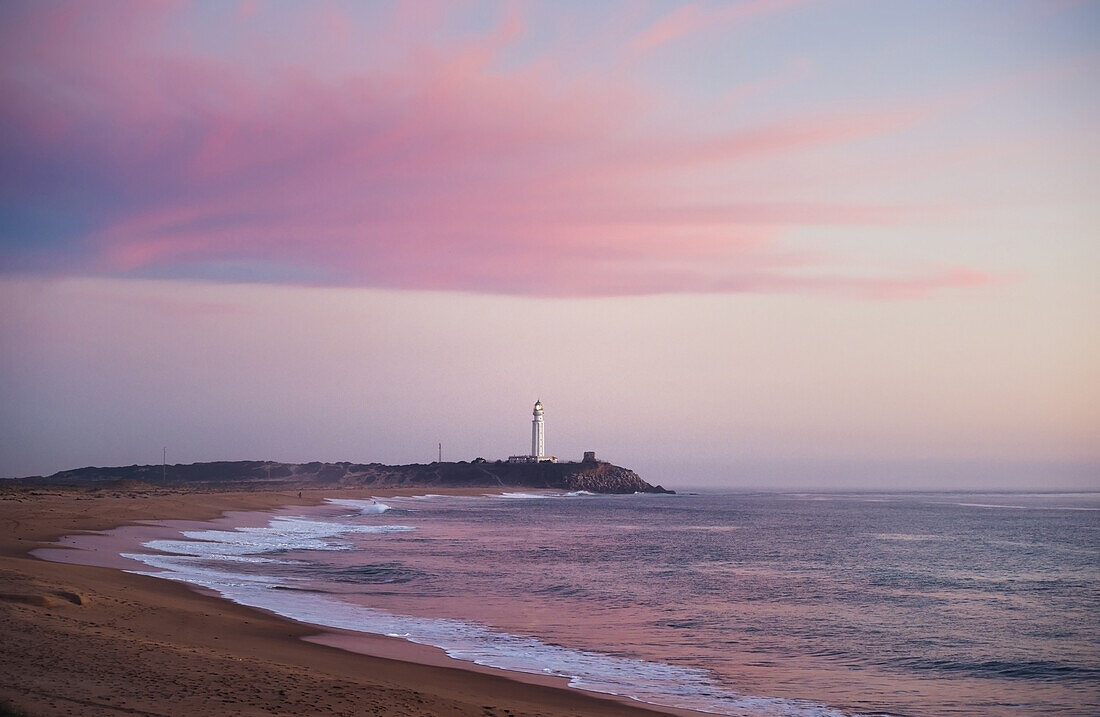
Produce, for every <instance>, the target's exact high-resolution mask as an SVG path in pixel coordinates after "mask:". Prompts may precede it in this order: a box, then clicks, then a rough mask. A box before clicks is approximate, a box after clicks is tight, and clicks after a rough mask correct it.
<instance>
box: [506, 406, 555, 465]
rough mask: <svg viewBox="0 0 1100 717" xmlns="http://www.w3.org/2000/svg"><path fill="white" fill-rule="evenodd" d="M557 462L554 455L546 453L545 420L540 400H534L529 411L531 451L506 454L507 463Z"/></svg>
mask: <svg viewBox="0 0 1100 717" xmlns="http://www.w3.org/2000/svg"><path fill="white" fill-rule="evenodd" d="M543 461H549V462H550V463H557V462H558V459H557V458H555V457H554V456H548V455H546V421H545V420H543V417H542V401H541V400H538V401H535V409H534V410H533V411H531V453H530V454H528V455H526V456H508V462H509V463H542V462H543Z"/></svg>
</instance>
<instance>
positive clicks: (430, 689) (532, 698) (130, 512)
mask: <svg viewBox="0 0 1100 717" xmlns="http://www.w3.org/2000/svg"><path fill="white" fill-rule="evenodd" d="M428 490H431V491H432V492H437V493H443V492H447V493H452V494H455V493H457V494H466V495H483V494H484V493H485V492H486V491H487V490H488V491H491V490H493V489H491V488H478V489H469V490H461V491H440V490H438V489H437V488H434V487H433V488H430V489H428ZM417 492H418V491H417V490H416V489H412V490H410V489H404V490H397V489H391V490H367V489H362V490H304V491H302V492H301V497H300V498H299V497H298V492H297V491H286V490H284V491H242V492H201V491H180V490H153V491H148V490H146V491H129V490H125V489H105V490H104V489H101V490H97V491H80V490H62V489H50V488H45V487H44V488H39V489H33V490H27V489H21V490H8V491H5V492H2V493H0V629H2V632H3V633H5V634H7V635H10V636H12V638H13V639H9V640H5V641H0V642H4V643H5V645H6V646H5V647H0V667H2V669H0V674H3V675H6V676H5V677H0V700H3V701H4V702H6V703H7V705H8V706H10V707H12V708H14V709H18V710H25V711H27V712H28V713H29V714H34V715H53V714H71V713H73V711H74V710H75V711H76V712H79V713H81V714H102V715H121V714H158V715H164V714H171V715H174V714H181V715H182V714H185V713H186V714H194V713H218V712H225V711H232V712H235V713H240V714H272V713H278V714H315V713H318V712H324V713H332V714H355V713H364V712H373V713H377V714H454V715H489V714H501V715H508V714H511V715H517V714H539V715H547V716H548V717H552V716H555V715H566V714H591V715H597V716H600V715H608V716H610V715H621V716H622V717H628V716H637V717H641V716H642V715H669V714H673V715H690V714H696V715H697V714H701V713H698V712H689V711H686V710H677V709H672V708H664V707H658V706H653V705H648V704H645V703H640V702H637V701H634V700H630V699H629V698H622V697H616V696H614V695H601V694H598V693H593V692H587V691H584V690H580V689H576V688H571V687H568V686H567V680H566V679H565V678H559V677H550V676H540V675H533V674H532V675H529V674H527V673H520V672H512V671H506V670H499V669H495V668H486V667H481V666H479V665H476V664H473V663H467V662H463V661H460V660H456V659H453V658H451V657H449V656H447V655H446V654H445V653H444V652H443V651H442V650H439V649H437V648H432V647H427V646H422V645H415V644H413V643H409V642H407V641H404V640H400V639H397V638H389V637H385V636H376V635H371V634H368V633H351V632H347V633H342V632H341V631H337V630H332V629H329V628H321V627H317V626H313V625H309V624H305V623H300V622H296V621H293V620H289V619H287V618H283V617H280V616H277V615H274V614H272V613H268V612H266V611H263V610H258V609H254V608H250V607H244V606H242V605H239V604H237V603H234V602H232V601H230V600H228V599H225V598H222V597H220V596H217V595H214V594H211V593H209V592H208V591H202V590H199V589H196V588H194V587H191V586H188V585H185V584H183V583H178V582H174V581H171V580H166V579H162V578H155V577H149V576H145V575H135V574H131V573H127V572H124V571H123V569H121V568H119V567H117V566H116V567H102V566H100V565H81V564H74V563H70V562H54V561H52V560H46V559H42V558H38V557H35V556H33V555H31V552H32V551H33V550H36V549H38V548H56V547H59V546H57V545H56V543H57V541H58V540H60V539H61V538H62V537H65V536H79V535H80V534H85V535H87V534H89V533H100V532H103V531H108V530H112V529H116V528H121V527H124V526H134V527H135V529H140V525H141V523H143V522H152V521H176V520H180V521H200V520H201V521H206V520H213V519H217V518H219V517H221V516H223V515H225V514H226V513H231V512H235V511H276V510H278V509H280V508H285V507H293V506H313V505H318V504H321V503H323V501H324V499H326V498H335V497H341V498H368V497H379V498H383V497H392V496H396V495H410V493H412V494H415V493H417ZM149 528H150V529H155V528H154V526H149ZM77 542H79V541H77ZM234 676H235V677H236V678H237V679H230V678H232V677H234Z"/></svg>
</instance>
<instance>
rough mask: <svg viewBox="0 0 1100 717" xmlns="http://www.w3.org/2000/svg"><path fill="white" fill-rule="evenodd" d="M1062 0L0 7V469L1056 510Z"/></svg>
mask: <svg viewBox="0 0 1100 717" xmlns="http://www.w3.org/2000/svg"><path fill="white" fill-rule="evenodd" d="M1096 127H1100V3H1098V2H1061V1H1057V0H1048V1H1046V2H1038V1H1032V0H990V1H988V2H985V1H982V0H971V1H968V2H965V3H960V2H957V0H950V1H945V2H939V1H937V0H919V1H917V0H911V1H899V2H888V3H887V2H881V1H879V0H742V1H741V2H706V1H702V0H700V1H697V2H667V1H657V0H653V1H649V2H647V1H645V0H631V1H628V2H600V3H590V2H566V1H561V0H555V1H553V2H536V1H529V2H528V1H521V2H475V1H467V0H456V1H455V2H448V3H433V2H398V1H391V2H371V3H359V2H348V3H342V2H319V3H296V2H262V1H252V0H244V1H242V2H112V1H107V2H18V1H11V2H5V3H2V4H0V406H2V408H0V476H7V477H14V476H23V475H32V474H49V473H53V472H55V471H59V470H65V469H69V468H75V467H80V466H86V465H130V464H134V463H137V464H146V463H158V462H160V460H161V456H162V449H166V450H167V455H168V460H169V462H172V463H175V462H180V463H190V462H195V461H208V460H242V459H265V460H279V461H291V462H302V461H311V460H322V461H338V460H347V461H355V462H383V463H409V462H429V461H431V460H434V459H435V457H436V455H437V446H438V444H440V443H442V445H443V454H444V459H445V460H470V459H473V458H475V457H484V458H487V459H490V460H492V459H496V458H502V457H507V456H508V455H511V454H516V453H525V452H527V451H528V450H529V445H530V417H531V416H530V412H531V406H532V404H533V403H534V401H535V400H536V399H538V398H541V400H542V401H543V403H544V405H545V408H546V424H547V428H546V435H547V438H546V441H547V450H548V452H550V453H552V454H554V455H556V456H558V457H559V459H565V460H573V459H579V458H580V456H581V454H582V452H583V451H585V450H595V451H597V453H598V455H599V456H600V457H601V458H605V459H607V460H610V461H613V462H615V463H617V464H620V465H624V466H627V467H630V468H633V469H635V470H636V471H637V472H638V473H639V474H640V475H641V476H642V477H643V478H645V479H647V480H649V481H650V482H652V483H662V484H664V485H665V486H667V487H674V488H676V487H679V488H684V487H696V486H697V487H711V488H727V489H768V488H771V489H783V490H788V489H792V490H813V489H874V490H881V489H944V488H948V489H963V488H965V489H981V490H995V489H1006V490H1008V489H1011V490H1020V489H1023V490H1032V489H1057V490H1080V489H1094V490H1097V489H1100V282H1098V281H1097V277H1098V276H1100V201H1098V199H1100V197H1098V196H1097V195H1098V190H1100V132H1097V130H1096Z"/></svg>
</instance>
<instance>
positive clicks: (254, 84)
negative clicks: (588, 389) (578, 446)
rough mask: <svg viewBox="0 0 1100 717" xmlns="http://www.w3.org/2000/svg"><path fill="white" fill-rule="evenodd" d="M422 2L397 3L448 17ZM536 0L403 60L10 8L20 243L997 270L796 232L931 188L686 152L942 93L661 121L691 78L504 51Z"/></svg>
mask: <svg viewBox="0 0 1100 717" xmlns="http://www.w3.org/2000/svg"><path fill="white" fill-rule="evenodd" d="M796 4H797V3H792V2H782V1H767V0H761V1H759V2H750V3H744V4H738V5H733V6H728V7H727V6H722V7H721V8H719V9H715V7H718V6H715V7H711V6H703V5H699V4H692V5H684V6H681V7H680V8H678V9H675V10H672V11H671V12H670V13H669V14H668V15H666V16H665V17H663V18H661V19H658V20H657V21H655V22H653V23H652V24H650V25H648V26H642V27H640V28H639V30H638V33H637V34H636V35H635V36H634V37H633V39H632V40H630V41H629V42H628V44H627V46H625V47H623V48H622V50H621V51H622V52H623V53H629V52H631V51H635V50H639V49H644V50H645V51H647V52H649V51H659V50H660V48H661V46H662V45H664V44H665V43H668V42H670V41H671V40H673V39H676V38H680V37H684V36H686V35H688V34H690V33H692V32H694V31H696V30H698V29H700V28H701V27H703V26H711V25H714V24H715V23H726V22H735V21H736V22H748V21H751V20H752V18H753V17H755V16H758V15H761V14H766V13H768V12H773V11H777V10H781V9H787V8H789V7H791V6H793V5H796ZM403 7H405V6H401V7H399V8H398V9H397V10H396V11H395V12H394V13H393V14H392V15H391V16H390V17H389V21H390V22H393V23H404V24H408V23H428V24H431V23H443V24H446V20H445V19H442V20H441V19H440V18H438V17H434V18H420V17H416V16H415V14H414V15H413V16H409V15H408V14H407V13H405V12H404V11H402V10H401V8H403ZM521 7H522V6H519V5H513V4H508V5H504V6H502V7H500V8H496V7H494V8H493V10H494V12H492V13H491V15H492V21H491V23H490V26H488V27H487V28H480V29H479V30H478V31H476V32H473V31H471V32H463V33H452V35H449V36H446V37H444V38H442V39H440V38H436V39H434V40H433V39H432V38H420V39H417V40H416V41H415V42H411V43H410V45H409V47H408V48H406V51H405V52H404V54H402V55H401V57H402V58H403V60H402V61H401V62H398V63H391V64H380V65H378V66H371V65H356V64H355V63H349V66H348V67H347V68H345V69H344V70H342V71H341V72H340V73H337V75H338V76H337V77H333V75H332V73H331V72H328V70H330V69H331V68H320V67H317V66H314V65H311V64H308V63H304V64H303V63H300V64H296V65H291V66H285V65H280V64H278V63H275V64H271V63H267V62H259V61H258V62H257V63H253V64H248V63H244V64H242V63H237V62H234V61H233V60H232V59H230V57H229V56H228V55H226V54H225V53H224V52H223V48H219V47H209V46H207V44H206V43H205V42H203V41H200V39H197V38H195V37H193V36H191V35H189V34H188V32H191V33H194V32H195V30H194V28H191V29H190V30H188V31H183V30H181V29H180V28H183V27H190V24H191V23H195V22H198V20H196V18H195V17H193V16H189V15H188V12H187V8H186V7H185V6H176V5H171V4H165V5H150V4H144V3H142V4H139V5H137V6H134V5H131V4H128V3H121V4H110V5H105V6H101V5H97V6H95V7H94V8H90V7H89V6H83V5H71V6H70V5H62V6H38V5H33V4H31V5H18V6H16V7H14V8H11V9H9V10H8V11H7V14H8V18H7V20H6V22H5V23H4V26H5V28H6V30H4V31H3V35H4V40H5V43H4V44H5V47H6V49H3V50H0V59H2V60H3V68H4V69H2V70H0V83H2V84H0V91H2V93H3V96H4V97H5V101H4V103H3V107H2V108H0V152H2V154H3V157H4V164H5V165H6V166H8V167H10V168H12V171H10V172H5V175H6V179H5V180H4V181H3V183H2V184H0V201H2V202H3V206H4V207H6V208H7V210H6V211H5V214H6V215H7V216H9V217H14V219H12V218H7V219H5V226H4V227H3V232H4V234H5V238H4V241H5V244H6V245H7V246H6V248H5V249H4V254H3V256H4V265H5V267H6V268H7V269H8V270H10V271H36V272H47V273H88V274H102V275H120V276H157V277H173V276H179V277H200V278H229V279H237V280H241V279H243V280H258V281H291V282H300V283H311V284H312V283H319V284H332V285H350V286H379V287H392V288H416V289H450V290H464V291H475V292H487V293H516V294H532V295H539V296H585V295H623V294H647V293H665V292H685V293H699V292H739V291H766V292H825V293H834V294H843V295H858V296H864V297H872V298H899V297H919V296H924V295H926V294H928V293H929V292H932V291H935V290H939V289H944V288H951V287H971V286H975V285H980V284H983V283H994V282H995V281H997V279H996V278H995V277H993V276H990V275H989V274H987V273H985V272H982V271H980V270H978V269H971V268H952V269H947V270H941V269H936V268H929V267H926V266H913V267H912V268H911V270H909V271H903V272H901V273H900V274H896V275H887V276H878V275H876V276H866V275H863V274H861V273H860V272H858V271H856V270H854V269H850V268H848V267H847V263H846V260H845V258H844V257H843V256H836V255H826V254H824V253H815V252H809V251H795V250H792V249H789V248H786V247H785V246H784V244H783V234H784V231H785V230H787V229H789V228H790V227H794V226H799V225H805V224H812V225H822V224H833V225H850V224H860V225H862V224H881V225H883V226H889V225H891V224H893V223H896V222H898V221H900V220H901V219H902V218H903V217H906V216H913V215H914V214H916V213H918V212H919V211H920V208H919V207H917V208H913V207H901V206H893V205H886V204H881V203H878V204H876V203H855V202H842V201H821V200H818V199H807V198H805V197H804V196H803V195H802V193H800V191H799V186H798V180H797V178H792V179H791V180H790V183H789V186H787V187H786V188H785V193H786V196H783V197H780V198H779V199H778V200H769V201H761V200H753V199H747V198H742V197H740V196H736V195H730V196H726V197H724V198H721V199H720V200H715V198H714V197H712V196H709V195H704V194H702V193H693V192H692V191H690V190H689V191H685V190H684V188H683V178H684V176H685V173H688V174H689V176H693V175H691V173H693V172H703V171H714V170H718V171H725V172H730V171H734V172H735V171H737V169H738V167H739V166H740V165H739V163H741V162H743V161H756V162H759V161H761V160H762V159H767V158H770V157H790V156H792V155H795V156H798V155H799V153H806V152H813V151H817V150H820V149H823V148H826V149H827V148H837V147H844V146H846V145H849V144H851V143H855V142H860V141H864V140H868V139H874V138H879V137H883V136H889V135H891V134H893V133H898V132H901V131H904V130H905V129H906V128H907V127H910V126H912V125H913V124H914V123H917V122H920V121H922V119H924V118H926V117H927V116H928V110H927V107H928V106H929V103H928V102H916V101H914V102H911V103H908V104H905V103H902V104H897V105H895V106H893V107H891V106H888V105H883V106H879V107H850V108H848V109H844V108H840V109H838V108H835V107H829V108H824V109H821V110H816V111H807V112H802V113H798V114H795V115H791V116H786V117H781V118H778V119H772V120H760V119H754V120H752V121H736V120H735V121H731V122H730V123H729V126H727V127H726V128H725V129H721V130H714V129H701V128H699V126H698V124H697V123H696V122H695V121H694V108H693V107H691V106H684V107H683V109H682V112H681V114H682V117H683V120H684V121H683V122H682V123H681V126H680V127H678V128H676V129H675V130H667V129H665V130H658V129H656V128H655V127H650V126H649V125H648V123H647V117H648V116H649V115H650V114H651V113H652V112H653V111H654V110H655V108H658V107H667V106H669V105H670V104H672V105H675V103H676V102H678V101H679V100H678V99H677V98H675V97H670V96H668V95H667V94H666V92H667V91H666V90H660V89H656V88H654V87H649V86H647V85H646V84H645V83H644V82H642V81H640V80H638V81H630V82H625V81H622V78H621V77H619V76H610V75H609V76H602V75H601V74H600V72H599V71H598V68H597V69H596V70H594V71H592V72H589V73H586V74H585V75H583V76H581V77H578V78H572V77H570V76H568V75H567V74H566V73H563V72H562V71H561V68H560V65H559V64H558V62H557V59H558V58H556V57H555V56H554V55H553V51H552V50H550V51H546V52H544V53H543V54H542V55H540V56H538V57H535V58H534V59H529V60H528V61H526V62H521V63H518V64H516V65H515V66H508V68H507V69H501V68H500V65H501V63H502V61H503V59H504V58H505V56H506V54H507V52H508V51H509V50H510V49H512V48H514V47H516V46H517V44H519V43H522V42H523V40H524V38H525V37H526V36H527V34H528V28H527V25H526V23H525V18H524V17H523V16H522V14H521V10H520V8H521ZM264 10H265V6H263V5H260V6H251V5H248V4H245V5H242V6H241V7H240V8H232V9H229V8H226V9H225V10H221V9H220V8H219V7H218V6H216V5H215V6H211V7H207V8H206V11H207V12H208V13H213V14H214V15H216V16H220V14H224V15H225V17H226V21H227V22H229V21H230V20H235V23H236V24H235V26H236V27H237V28H239V29H238V30H237V32H239V33H240V35H239V36H236V35H234V36H233V37H232V39H234V40H240V41H241V43H242V44H246V41H247V40H248V38H249V36H250V33H251V32H252V31H251V30H250V29H249V28H250V25H249V23H251V22H255V21H257V18H258V17H260V16H262V14H263V12H264ZM301 12H305V13H307V14H308V18H307V19H308V22H305V25H306V26H309V27H312V28H314V29H315V35H316V37H315V39H303V38H301V37H297V38H296V39H297V41H298V42H300V43H304V44H303V47H304V48H305V50H307V51H308V50H309V49H310V48H311V47H313V46H314V45H315V46H316V55H317V57H322V58H327V57H329V55H328V54H326V53H328V52H329V51H330V50H331V47H330V45H342V44H343V45H354V44H364V43H366V42H368V41H369V40H371V39H374V38H379V39H381V38H383V37H385V36H386V29H387V28H386V27H375V28H371V27H366V26H365V23H363V22H361V21H357V20H356V19H355V18H354V17H353V16H352V15H351V14H349V13H348V12H345V11H344V10H343V9H341V8H340V7H337V6H332V5H325V6H322V7H320V8H318V9H316V10H313V9H311V8H309V9H302V10H301ZM205 21H206V22H211V20H210V19H206V20H205ZM222 31H223V32H227V31H226V30H225V29H224V28H222ZM181 38H182V39H181ZM161 42H163V43H164V44H163V48H164V49H159V48H161V45H160V44H159V43H161ZM298 50H299V52H294V53H290V54H292V55H293V56H295V57H297V56H300V55H302V54H303V53H302V52H300V51H301V50H302V47H299V48H298ZM304 54H305V55H308V54H309V53H308V52H305V53H304ZM505 64H507V63H505ZM787 73H788V74H789V70H788V71H787ZM931 104H935V103H931ZM44 216H48V217H49V219H50V221H48V222H43V221H41V219H42V217H44Z"/></svg>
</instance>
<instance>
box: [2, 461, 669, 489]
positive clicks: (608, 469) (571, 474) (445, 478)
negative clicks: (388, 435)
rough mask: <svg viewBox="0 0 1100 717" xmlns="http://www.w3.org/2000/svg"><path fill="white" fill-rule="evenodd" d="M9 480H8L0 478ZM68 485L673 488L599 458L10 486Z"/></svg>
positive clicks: (261, 465)
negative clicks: (554, 461)
mask: <svg viewBox="0 0 1100 717" xmlns="http://www.w3.org/2000/svg"><path fill="white" fill-rule="evenodd" d="M5 482H7V481H5ZM13 484H23V485H32V486H51V487H71V488H79V487H85V488H108V487H118V488H130V489H134V488H140V487H142V486H150V487H157V488H190V489H205V490H234V491H240V490H306V489H311V490H316V489H326V488H328V489H340V488H379V489H383V488H385V489H393V488H410V489H414V488H437V487H438V488H478V487H486V488H531V489H558V490H568V491H581V490H584V491H590V492H592V493H673V492H674V491H670V490H666V489H665V488H663V487H661V486H659V485H657V486H654V485H650V484H649V483H647V482H645V481H644V480H642V479H641V478H640V477H639V476H638V474H637V473H635V472H634V471H632V470H629V469H627V468H622V467H620V466H616V465H613V464H611V463H607V462H604V461H584V462H579V463H550V462H543V463H506V462H503V461H486V460H483V459H480V458H479V459H475V460H473V461H469V462H467V461H458V462H454V463H450V462H448V463H426V464H424V463H413V464H409V465H384V464H381V463H343V462H342V463H320V462H313V463H275V462H272V461H218V462H212V463H190V464H177V465H168V466H160V465H144V466H139V465H132V466H121V467H114V468H97V467H88V468H76V469H73V470H67V471H61V472H60V473H54V474H53V475H50V476H32V477H28V478H20V479H16V480H14V481H11V482H10V483H9V485H13Z"/></svg>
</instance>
